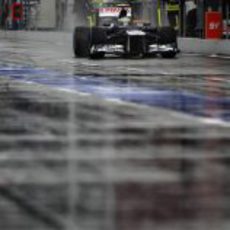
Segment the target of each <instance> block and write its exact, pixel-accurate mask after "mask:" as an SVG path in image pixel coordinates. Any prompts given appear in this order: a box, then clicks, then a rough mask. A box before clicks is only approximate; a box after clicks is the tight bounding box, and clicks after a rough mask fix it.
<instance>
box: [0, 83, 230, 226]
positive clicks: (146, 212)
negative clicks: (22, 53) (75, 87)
mask: <svg viewBox="0 0 230 230" xmlns="http://www.w3.org/2000/svg"><path fill="white" fill-rule="evenodd" d="M91 80H92V79H91ZM78 82H79V81H78ZM17 84H19V83H16V84H14V83H12V82H11V81H9V82H7V81H6V83H4V84H2V87H1V89H2V90H1V95H0V96H1V102H0V108H1V109H0V117H1V121H2V123H1V125H0V150H1V155H0V166H1V167H0V173H1V179H0V180H1V181H0V182H1V186H0V196H1V198H3V199H1V202H0V211H1V213H2V214H1V217H0V229H23V230H24V229H34V230H40V229H67V227H66V226H69V221H73V223H71V224H72V226H75V228H77V229H87V230H88V229H94V230H95V229H98V230H99V229H100V230H101V229H121V230H129V229H130V230H131V229H132V230H133V229H135V230H143V229H144V230H150V229H159V230H169V229H177V230H184V229H186V228H189V229H192V230H204V229H211V230H214V229H215V230H216V229H226V230H227V229H229V219H230V208H229V207H230V206H229V205H228V203H229V197H230V196H229V195H230V194H229V192H230V190H229V167H228V166H229V162H230V161H229V143H230V142H229V139H230V128H229V126H227V125H205V124H203V123H199V122H196V119H194V118H193V117H188V118H186V117H184V118H183V116H182V117H180V116H179V115H178V117H177V116H175V115H172V116H171V115H168V116H166V115H165V111H164V113H163V112H162V110H158V109H156V108H155V109H154V108H152V109H151V108H142V107H138V106H134V105H132V104H125V103H124V104H122V103H109V102H105V101H102V100H100V99H96V98H94V99H93V98H92V97H89V98H88V97H85V96H82V97H81V96H75V99H73V96H71V98H72V100H67V99H69V96H67V97H66V98H65V97H64V95H62V96H63V97H61V98H60V97H56V96H51V97H48V96H47V94H48V93H46V92H43V91H40V92H35V91H33V90H32V85H31V86H29V87H27V90H25V89H26V87H20V84H19V85H17ZM97 84H98V82H96V85H97ZM122 85H123V83H122ZM148 87H149V86H148ZM150 88H151V86H150ZM211 92H213V91H212V90H210V91H209V93H211ZM63 94H64V93H63ZM51 95H52V94H51ZM218 96H219V92H218ZM44 97H45V99H44ZM70 117H72V118H73V119H72V120H70V119H69V118H70ZM169 118H170V119H169ZM159 121H161V122H159ZM70 127H71V129H70ZM70 131H71V135H69V132H70ZM69 151H71V156H72V159H68V157H67V156H69V155H68V152H69ZM70 165H72V166H73V167H74V168H73V170H74V172H75V173H74V175H72V176H71V178H69V175H68V170H69V169H68V168H69V167H70ZM70 180H71V181H70ZM70 182H71V183H72V185H74V187H75V188H74V191H76V194H75V195H74V198H75V199H72V200H71V202H72V205H73V206H74V209H73V210H72V212H74V213H72V214H71V215H70V209H69V199H71V197H70V196H69V194H71V191H69V189H70V188H71V186H69V183H70ZM69 216H72V217H73V218H72V219H71V220H69ZM67 222H68V223H67ZM217 227H218V228H217ZM75 228H72V229H75Z"/></svg>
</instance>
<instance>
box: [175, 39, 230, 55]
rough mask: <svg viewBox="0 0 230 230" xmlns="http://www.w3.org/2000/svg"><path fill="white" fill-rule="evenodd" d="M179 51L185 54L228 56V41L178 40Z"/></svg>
mask: <svg viewBox="0 0 230 230" xmlns="http://www.w3.org/2000/svg"><path fill="white" fill-rule="evenodd" d="M178 45H179V49H180V50H181V51H182V52H185V53H200V54H205V55H213V54H220V55H227V56H230V40H205V39H199V38H181V37H180V38H178Z"/></svg>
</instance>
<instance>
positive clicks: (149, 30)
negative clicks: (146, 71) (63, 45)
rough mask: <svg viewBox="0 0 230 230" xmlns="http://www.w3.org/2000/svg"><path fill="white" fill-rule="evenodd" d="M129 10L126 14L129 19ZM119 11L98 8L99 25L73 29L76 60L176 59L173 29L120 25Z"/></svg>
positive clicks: (175, 38)
mask: <svg viewBox="0 0 230 230" xmlns="http://www.w3.org/2000/svg"><path fill="white" fill-rule="evenodd" d="M130 10H131V9H130ZM130 10H129V9H128V11H127V12H128V13H127V16H128V17H129V16H130V14H131V13H130ZM120 11H121V8H119V7H109V8H101V9H100V12H99V19H100V20H99V21H98V22H97V25H98V26H93V27H76V28H75V31H74V38H73V47H74V54H75V56H76V57H91V58H103V57H104V56H105V54H115V55H120V56H128V57H132V56H143V57H144V56H150V55H154V54H161V55H162V57H166V58H173V57H175V56H176V54H177V53H178V48H177V35H176V31H175V30H174V29H173V28H170V27H162V28H154V27H151V26H147V25H146V26H145V25H142V26H141V25H121V24H119V23H118V16H119V12H120ZM130 17H131V16H130Z"/></svg>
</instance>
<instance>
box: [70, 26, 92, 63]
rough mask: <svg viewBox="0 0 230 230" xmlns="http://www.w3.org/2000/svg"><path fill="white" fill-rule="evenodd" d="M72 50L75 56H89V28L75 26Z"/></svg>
mask: <svg viewBox="0 0 230 230" xmlns="http://www.w3.org/2000/svg"><path fill="white" fill-rule="evenodd" d="M73 51H74V55H75V57H80V58H81V57H89V56H90V28H87V27H76V28H75V30H74V35H73Z"/></svg>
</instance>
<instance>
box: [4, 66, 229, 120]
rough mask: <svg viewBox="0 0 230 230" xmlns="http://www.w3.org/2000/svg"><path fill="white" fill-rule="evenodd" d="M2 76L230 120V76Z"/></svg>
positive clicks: (16, 71)
mask: <svg viewBox="0 0 230 230" xmlns="http://www.w3.org/2000/svg"><path fill="white" fill-rule="evenodd" d="M0 75H4V76H8V77H10V78H13V79H16V80H21V81H24V82H30V83H31V82H32V83H39V84H42V85H48V86H51V87H55V88H59V89H62V90H70V91H76V92H83V93H88V94H91V95H95V96H97V97H101V98H104V99H119V100H122V101H126V102H133V103H139V104H144V105H148V106H157V107H161V108H166V109H171V110H176V111H180V112H184V113H189V114H192V115H196V116H201V117H209V118H217V119H220V120H224V121H229V120H230V95H229V92H230V90H229V86H230V82H229V79H228V77H229V76H228V75H218V76H215V75H214V76H213V75H211V76H210V75H203V76H202V75H201V76H200V75H199V76H196V75H191V76H190V75H189V76H186V77H184V76H183V75H182V76H149V77H148V76H145V79H143V78H142V76H141V75H140V76H137V75H136V76H122V75H121V76H113V75H111V76H109V75H108V76H95V75H93V76H91V75H83V76H82V75H79V76H73V75H66V74H65V75H64V74H60V73H59V72H55V71H50V70H45V69H39V68H30V67H20V66H19V67H18V66H16V67H12V66H2V67H1V68H0Z"/></svg>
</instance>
